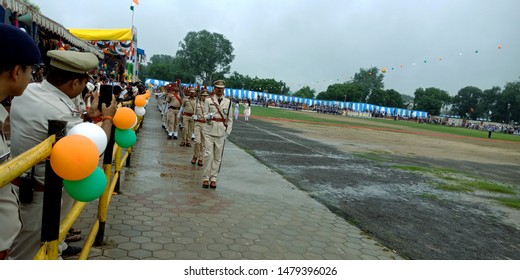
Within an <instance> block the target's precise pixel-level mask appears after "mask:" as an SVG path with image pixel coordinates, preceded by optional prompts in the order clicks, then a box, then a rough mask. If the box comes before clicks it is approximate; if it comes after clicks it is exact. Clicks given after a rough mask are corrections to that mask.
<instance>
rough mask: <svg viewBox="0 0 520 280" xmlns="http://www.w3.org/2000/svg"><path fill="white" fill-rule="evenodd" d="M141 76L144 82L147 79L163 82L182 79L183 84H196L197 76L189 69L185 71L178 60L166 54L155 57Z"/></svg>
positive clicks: (142, 70)
mask: <svg viewBox="0 0 520 280" xmlns="http://www.w3.org/2000/svg"><path fill="white" fill-rule="evenodd" d="M139 76H140V77H141V79H142V80H145V79H146V78H151V79H157V80H163V81H175V80H177V79H180V80H181V81H182V82H187V83H194V82H195V75H194V74H191V73H190V71H189V69H185V68H184V67H183V65H182V63H181V62H180V61H179V59H178V58H176V57H173V56H170V55H165V54H156V55H153V56H152V57H151V58H150V61H149V62H148V64H147V65H146V66H145V67H144V69H141V71H140V74H139Z"/></svg>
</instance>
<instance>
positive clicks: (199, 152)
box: [191, 88, 209, 166]
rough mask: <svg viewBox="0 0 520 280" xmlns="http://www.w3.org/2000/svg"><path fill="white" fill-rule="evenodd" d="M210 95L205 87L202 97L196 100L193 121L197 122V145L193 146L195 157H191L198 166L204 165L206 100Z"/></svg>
mask: <svg viewBox="0 0 520 280" xmlns="http://www.w3.org/2000/svg"><path fill="white" fill-rule="evenodd" d="M207 96H209V93H208V90H207V89H206V88H203V89H202V91H201V92H200V97H198V98H197V101H196V102H195V112H194V114H193V121H194V122H195V126H194V129H193V130H194V134H195V145H194V147H193V157H192V158H191V164H195V163H197V165H198V166H203V165H204V159H203V151H204V141H205V138H204V133H202V130H203V128H204V124H205V123H206V120H205V119H204V115H205V111H204V100H205V99H206V97H207Z"/></svg>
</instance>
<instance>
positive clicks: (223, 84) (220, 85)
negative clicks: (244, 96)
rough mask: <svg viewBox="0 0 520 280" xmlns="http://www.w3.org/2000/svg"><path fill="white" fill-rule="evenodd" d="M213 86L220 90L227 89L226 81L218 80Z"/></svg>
mask: <svg viewBox="0 0 520 280" xmlns="http://www.w3.org/2000/svg"><path fill="white" fill-rule="evenodd" d="M213 85H214V86H215V87H218V88H225V87H226V83H225V82H224V80H216V81H215V82H213Z"/></svg>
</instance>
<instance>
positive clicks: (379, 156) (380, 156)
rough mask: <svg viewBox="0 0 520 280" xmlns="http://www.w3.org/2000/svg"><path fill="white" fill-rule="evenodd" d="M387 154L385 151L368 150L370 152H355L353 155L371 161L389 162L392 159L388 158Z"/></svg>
mask: <svg viewBox="0 0 520 280" xmlns="http://www.w3.org/2000/svg"><path fill="white" fill-rule="evenodd" d="M384 154H386V153H385V152H379V153H377V152H368V153H361V152H353V153H352V155H353V156H355V157H358V158H364V159H368V160H371V161H376V162H389V161H390V159H388V158H386V157H385V156H384Z"/></svg>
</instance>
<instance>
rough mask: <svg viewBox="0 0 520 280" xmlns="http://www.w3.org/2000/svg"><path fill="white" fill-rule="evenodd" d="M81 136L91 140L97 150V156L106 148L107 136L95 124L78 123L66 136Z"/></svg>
mask: <svg viewBox="0 0 520 280" xmlns="http://www.w3.org/2000/svg"><path fill="white" fill-rule="evenodd" d="M75 134H78V135H83V136H85V137H87V138H88V139H90V140H92V142H94V144H96V147H97V149H98V154H99V155H101V154H102V153H103V152H104V151H105V148H106V147H107V142H108V139H107V135H106V134H105V131H104V130H103V129H102V128H101V127H100V126H99V125H97V124H93V123H88V122H84V123H80V124H77V125H75V126H74V127H72V128H71V129H70V131H69V132H68V133H67V135H75Z"/></svg>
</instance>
